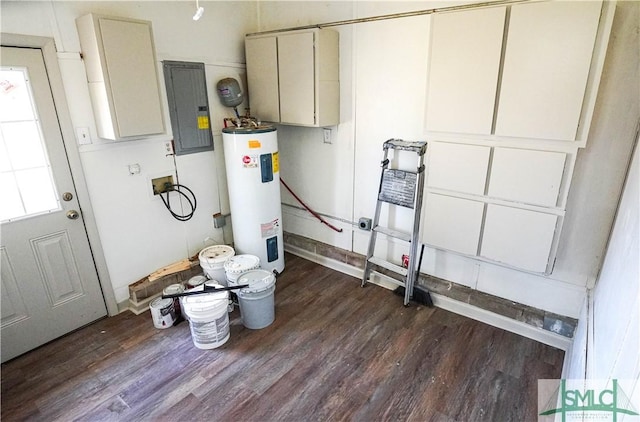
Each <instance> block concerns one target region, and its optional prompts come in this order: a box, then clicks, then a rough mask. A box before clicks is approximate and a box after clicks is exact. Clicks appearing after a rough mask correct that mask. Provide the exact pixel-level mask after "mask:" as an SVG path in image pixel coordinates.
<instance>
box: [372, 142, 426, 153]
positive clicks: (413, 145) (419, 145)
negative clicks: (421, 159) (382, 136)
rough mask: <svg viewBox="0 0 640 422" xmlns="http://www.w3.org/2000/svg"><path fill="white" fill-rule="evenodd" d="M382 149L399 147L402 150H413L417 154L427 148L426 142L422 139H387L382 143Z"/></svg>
mask: <svg viewBox="0 0 640 422" xmlns="http://www.w3.org/2000/svg"><path fill="white" fill-rule="evenodd" d="M382 148H384V149H399V150H402V151H413V152H416V153H418V155H424V153H425V152H426V150H427V143H426V142H424V141H418V142H409V141H403V140H402V139H389V140H388V141H385V143H384V144H382Z"/></svg>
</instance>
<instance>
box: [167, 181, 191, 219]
mask: <svg viewBox="0 0 640 422" xmlns="http://www.w3.org/2000/svg"><path fill="white" fill-rule="evenodd" d="M181 189H184V190H186V191H187V192H189V193H190V194H191V196H192V197H193V201H191V198H189V196H188V195H187V194H186V193H184V192H183V191H182V190H181ZM170 192H177V193H178V194H180V195H182V196H183V197H184V199H186V200H187V203H188V204H189V207H190V208H191V211H189V212H188V213H187V214H185V215H180V214H177V213H175V212H174V211H173V210H172V209H171V199H170V198H169V193H170ZM162 193H163V192H160V199H162V202H163V203H164V206H165V207H167V210H169V213H170V214H171V215H172V216H173V218H175V219H176V220H178V221H189V220H191V217H193V214H195V212H196V206H197V205H198V203H197V201H196V195H195V194H194V193H193V191H192V190H191V189H189V188H188V187H186V186H184V185H181V184H178V183H176V184H174V185H171V186H170V187H169V188H168V189H167V190H166V191H165V192H164V193H166V194H167V199H165V198H164V196H162Z"/></svg>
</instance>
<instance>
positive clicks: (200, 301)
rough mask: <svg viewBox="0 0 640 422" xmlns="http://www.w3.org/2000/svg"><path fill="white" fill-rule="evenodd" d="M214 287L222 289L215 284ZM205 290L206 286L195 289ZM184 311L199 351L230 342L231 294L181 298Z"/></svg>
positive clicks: (219, 293) (220, 293)
mask: <svg viewBox="0 0 640 422" xmlns="http://www.w3.org/2000/svg"><path fill="white" fill-rule="evenodd" d="M213 286H214V287H222V286H220V285H219V284H213ZM202 289H204V285H202V286H199V287H196V288H195V289H190V290H187V291H188V292H189V291H198V290H202ZM180 303H181V305H182V309H184V311H185V313H186V314H187V317H188V319H189V328H190V329H191V339H192V340H193V344H194V345H195V346H196V347H197V348H198V349H215V348H216V347H220V346H222V345H223V344H225V343H226V342H227V340H229V336H230V334H231V332H230V331H229V314H228V313H227V307H228V304H229V292H228V291H223V292H215V293H206V294H201V295H193V296H183V297H181V298H180Z"/></svg>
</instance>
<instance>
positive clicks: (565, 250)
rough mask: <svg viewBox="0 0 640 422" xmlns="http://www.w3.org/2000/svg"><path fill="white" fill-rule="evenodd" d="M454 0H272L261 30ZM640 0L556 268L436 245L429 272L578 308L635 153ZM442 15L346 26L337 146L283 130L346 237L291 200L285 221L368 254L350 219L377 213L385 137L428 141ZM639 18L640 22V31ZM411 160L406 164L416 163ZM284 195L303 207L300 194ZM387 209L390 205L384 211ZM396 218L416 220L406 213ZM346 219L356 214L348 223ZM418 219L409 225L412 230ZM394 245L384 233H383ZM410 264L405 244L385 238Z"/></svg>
mask: <svg viewBox="0 0 640 422" xmlns="http://www.w3.org/2000/svg"><path fill="white" fill-rule="evenodd" d="M451 4H452V3H450V2H446V3H442V2H428V1H415V2H366V1H353V2H311V3H309V2H289V1H282V2H266V3H262V2H261V3H260V7H259V21H260V30H271V29H284V28H290V27H295V26H298V25H308V24H313V23H322V22H332V21H339V20H345V19H352V18H360V17H367V16H376V15H383V14H387V13H394V12H407V11H412V10H422V9H429V8H432V7H437V6H442V5H447V6H448V5H451ZM639 6H640V5H639V4H638V3H637V2H619V3H618V5H617V11H616V17H615V20H614V28H613V32H612V35H611V40H610V45H609V49H608V52H607V57H606V62H605V68H604V72H603V77H602V82H601V85H600V90H599V92H598V99H597V103H596V109H595V115H594V120H593V123H592V126H591V130H590V134H589V140H588V144H587V148H586V149H583V150H580V151H579V154H578V157H577V163H576V171H575V174H574V178H573V181H572V187H571V190H570V192H569V198H568V204H567V210H568V211H567V216H566V218H565V220H564V227H563V231H562V234H561V237H560V240H559V253H558V255H557V261H556V266H555V269H554V271H553V273H552V274H551V276H549V277H543V276H539V275H535V274H531V273H525V272H520V271H515V270H512V269H509V268H506V267H502V266H498V265H493V264H490V263H485V262H480V261H476V260H473V259H469V258H466V257H463V256H461V255H456V254H453V253H449V252H444V251H439V250H435V249H428V250H427V251H426V253H425V260H424V262H423V266H422V270H423V272H426V273H429V274H432V275H435V276H437V277H440V278H444V279H448V280H451V281H454V282H457V283H460V284H464V285H467V286H470V287H472V288H476V289H478V290H481V291H484V292H488V293H491V294H494V295H497V296H501V297H504V298H507V299H510V300H513V301H517V302H520V303H524V304H527V305H530V306H535V307H537V308H541V309H544V310H548V311H551V312H556V313H559V314H563V315H568V316H572V317H578V316H579V314H580V309H581V305H582V303H583V301H584V298H585V294H586V287H587V286H588V285H590V284H592V283H593V281H594V280H595V277H596V275H597V274H598V270H599V268H600V264H601V260H602V257H603V255H604V249H605V245H606V239H607V236H608V233H609V231H610V229H611V225H612V221H613V216H614V213H615V207H616V204H617V201H618V197H619V195H620V192H621V188H622V182H623V178H624V164H625V163H626V162H627V160H628V157H629V155H630V153H631V145H632V141H633V131H634V128H635V122H636V121H637V116H638V115H639V114H640V105H639V104H638V103H639V101H638V95H637V93H638V77H639V75H638V68H639V66H638V63H639V60H638V51H640V48H639V46H638V39H637V16H638V8H639ZM429 26H430V18H429V17H428V16H420V17H411V18H402V19H395V20H388V21H381V22H370V23H361V24H356V25H345V26H337V27H333V28H332V29H335V30H337V31H339V32H340V66H341V67H340V78H341V81H340V82H341V98H340V107H341V123H340V124H339V125H338V126H337V127H336V128H334V132H335V133H334V135H335V140H334V143H333V144H332V145H323V144H322V132H321V130H320V129H305V128H284V127H283V128H281V129H280V135H279V143H280V150H281V162H282V173H281V174H282V177H283V178H284V179H285V180H287V181H290V180H291V181H294V183H293V185H294V186H292V187H293V188H294V190H295V189H296V188H297V190H298V191H299V193H300V196H301V197H302V199H303V200H305V201H306V202H307V203H308V204H309V205H310V206H312V208H315V209H316V210H317V211H319V212H321V213H324V214H327V215H330V216H334V217H336V218H335V219H334V220H331V219H330V220H329V221H331V222H332V223H335V224H336V225H337V226H339V227H342V228H343V229H344V230H345V232H343V233H341V234H336V233H335V232H331V231H330V229H328V228H327V227H326V226H323V225H321V224H320V223H318V222H317V221H315V220H314V219H313V218H312V217H309V215H308V214H306V213H304V212H302V211H298V210H291V209H290V208H289V207H287V206H285V207H284V209H283V213H284V217H283V221H284V225H285V230H287V231H289V232H293V233H297V234H300V235H302V236H307V237H310V238H313V239H316V240H319V241H322V242H326V243H329V244H332V245H335V246H338V247H341V248H344V249H348V250H353V251H355V252H358V253H362V254H364V253H365V252H366V245H367V242H368V238H369V236H368V233H367V232H363V231H360V230H358V229H357V228H356V229H354V228H352V227H350V224H349V221H351V222H353V221H357V220H358V218H359V217H362V216H367V217H371V216H372V215H373V212H374V208H375V196H376V192H377V184H378V179H379V167H378V165H379V161H380V159H381V158H382V148H381V145H382V142H383V141H384V140H386V139H388V138H391V137H396V138H404V139H410V140H417V139H422V138H423V133H424V122H423V120H424V107H425V103H426V94H425V90H426V88H425V84H426V72H427V60H428V57H427V56H426V54H427V49H428V44H429V32H430V31H429ZM634 27H635V28H636V29H635V30H634ZM406 165H408V164H407V161H406V160H404V159H403V161H402V163H401V166H406ZM283 202H284V203H286V204H296V202H295V200H294V199H293V198H291V197H290V196H289V195H288V194H286V193H285V194H283ZM386 218H387V214H386V213H383V220H382V221H385V219H386ZM389 218H390V219H391V221H390V223H389V225H392V226H393V225H396V226H398V227H399V228H402V227H403V226H406V224H407V215H406V214H405V213H404V212H403V210H399V211H394V213H393V214H391V215H390V216H389ZM344 220H347V221H346V222H345V221H344ZM405 228H407V227H405ZM380 243H383V242H379V244H380ZM385 249H386V253H387V254H388V258H389V259H391V260H395V261H398V260H399V257H400V255H401V254H402V253H405V252H406V250H407V249H406V246H405V245H404V244H395V243H391V242H389V243H388V244H383V245H382V248H381V253H385Z"/></svg>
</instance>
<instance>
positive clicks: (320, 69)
mask: <svg viewBox="0 0 640 422" xmlns="http://www.w3.org/2000/svg"><path fill="white" fill-rule="evenodd" d="M338 44H339V38H338V32H336V31H334V30H330V29H317V28H316V29H308V30H299V31H287V32H276V33H273V32H272V33H268V34H250V35H247V37H246V39H245V51H246V58H247V84H248V91H249V102H250V104H251V114H252V115H254V116H256V117H257V118H259V119H260V120H262V121H268V122H274V123H281V124H285V125H295V126H311V127H322V126H334V125H337V124H338V123H339V122H340V78H339V73H340V72H339V47H338Z"/></svg>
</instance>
